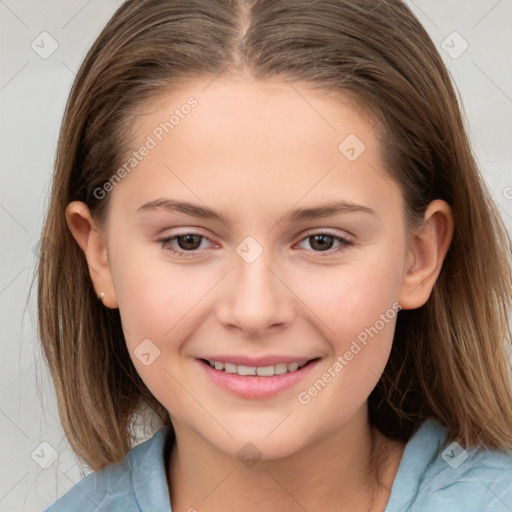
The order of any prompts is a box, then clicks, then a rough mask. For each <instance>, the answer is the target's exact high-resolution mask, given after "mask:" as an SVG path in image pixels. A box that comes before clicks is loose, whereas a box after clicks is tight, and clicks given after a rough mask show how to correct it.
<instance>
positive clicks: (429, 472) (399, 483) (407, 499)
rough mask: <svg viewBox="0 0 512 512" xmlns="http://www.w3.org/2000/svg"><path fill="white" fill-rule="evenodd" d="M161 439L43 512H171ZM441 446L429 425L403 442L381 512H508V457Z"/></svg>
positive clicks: (511, 497) (511, 511)
mask: <svg viewBox="0 0 512 512" xmlns="http://www.w3.org/2000/svg"><path fill="white" fill-rule="evenodd" d="M167 433H168V430H167V427H162V428H161V429H160V430H158V432H156V434H154V435H153V437H151V438H150V439H148V440H147V441H145V442H143V443H141V444H139V445H138V446H136V447H135V448H132V449H131V450H130V451H129V452H128V453H127V455H126V457H125V458H124V459H123V460H122V461H121V462H119V463H117V464H115V465H111V466H108V467H107V468H105V469H103V470H102V471H99V472H97V473H91V474H90V475H87V476H86V477H85V478H83V479H82V480H80V481H79V482H78V483H77V484H76V485H75V486H74V487H72V488H71V489H70V490H69V491H68V492H67V493H66V494H64V496H62V498H60V499H59V500H58V501H57V502H55V503H54V504H53V505H52V506H51V507H50V508H48V509H46V510H45V511H44V512H74V511H76V512H171V506H170V502H169V490H168V487H167V480H166V475H165V465H164V443H165V440H166V437H167ZM445 438H446V429H445V428H444V427H443V426H442V425H441V423H439V422H438V421H437V420H434V419H429V420H427V421H425V422H424V423H423V424H422V425H421V426H420V428H419V429H418V430H417V431H416V433H415V434H414V435H413V436H412V437H411V439H410V440H409V442H408V443H407V445H406V447H405V451H404V453H403V456H402V460H401V462H400V466H399V468H398V472H397V474H396V477H395V481H394V483H393V486H392V489H391V496H390V499H389V502H388V505H387V507H386V510H385V512H444V511H446V512H485V511H489V512H512V455H511V454H506V453H504V452H499V451H493V450H463V449H462V448H461V447H460V446H459V445H457V444H455V443H452V444H450V445H448V446H446V447H445V446H444V440H445ZM192 505H193V504H192ZM196 508H197V509H198V510H200V508H201V507H199V505H197V507H196Z"/></svg>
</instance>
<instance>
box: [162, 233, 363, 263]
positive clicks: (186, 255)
mask: <svg viewBox="0 0 512 512" xmlns="http://www.w3.org/2000/svg"><path fill="white" fill-rule="evenodd" d="M187 235H197V236H199V237H201V239H206V240H209V241H211V240H210V239H209V238H207V237H206V236H204V235H200V234H199V233H182V234H178V235H173V236H168V237H166V238H161V239H159V240H157V241H158V242H159V243H160V245H161V247H162V249H164V250H166V251H168V252H170V253H171V254H173V255H175V256H178V257H181V258H194V257H197V256H198V254H197V253H196V251H199V249H195V250H194V251H183V250H176V249H169V248H167V249H166V245H167V244H170V243H171V242H172V241H173V240H175V239H176V238H180V237H183V236H187ZM318 235H324V236H329V237H332V238H333V239H334V240H336V241H338V242H339V243H340V246H339V247H337V248H334V249H327V250H326V251H312V252H314V253H318V256H316V255H315V256H314V257H315V258H323V257H324V256H322V255H321V254H327V255H328V256H332V255H333V254H337V253H339V252H342V251H344V250H345V249H346V248H347V247H350V246H352V245H354V242H352V241H351V240H348V239H346V238H343V237H341V236H339V235H334V234H333V233H329V232H327V231H319V232H314V233H310V234H308V235H306V236H305V237H304V238H302V239H301V240H300V242H303V241H304V240H307V239H308V238H312V237H314V236H318ZM201 241H202V240H201Z"/></svg>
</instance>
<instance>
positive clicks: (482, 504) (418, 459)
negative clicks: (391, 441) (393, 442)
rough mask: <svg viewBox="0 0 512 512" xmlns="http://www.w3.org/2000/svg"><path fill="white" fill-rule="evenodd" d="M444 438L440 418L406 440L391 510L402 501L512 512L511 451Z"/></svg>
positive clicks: (418, 507)
mask: <svg viewBox="0 0 512 512" xmlns="http://www.w3.org/2000/svg"><path fill="white" fill-rule="evenodd" d="M445 441H446V429H445V428H444V427H443V425H442V424H441V423H440V422H438V421H437V420H427V421H426V422H425V423H424V424H423V425H422V426H421V427H420V428H419V430H418V431H417V432H416V433H415V435H414V436H413V437H412V438H411V440H410V441H409V443H407V446H406V449H405V451H404V455H403V458H402V462H401V464H400V467H399V470H398V473H397V476H396V479H395V483H394V485H393V488H392V498H393V500H392V499H391V498H390V502H389V504H388V508H386V512H395V510H397V511H398V510H400V507H398V506H399V505H400V506H401V507H405V508H403V510H404V511H405V510H407V511H409V512H416V511H417V512H420V511H421V512H434V511H435V512H438V511H444V510H449V511H450V512H458V511H461V512H462V511H464V512H476V511H478V512H481V511H486V510H492V511H493V512H510V511H511V510H512V454H511V453H507V452H504V451H498V450H488V449H469V448H467V449H464V448H463V447H461V446H460V445H459V444H458V443H455V442H454V443H448V444H447V443H446V442H445ZM393 493H395V496H393Z"/></svg>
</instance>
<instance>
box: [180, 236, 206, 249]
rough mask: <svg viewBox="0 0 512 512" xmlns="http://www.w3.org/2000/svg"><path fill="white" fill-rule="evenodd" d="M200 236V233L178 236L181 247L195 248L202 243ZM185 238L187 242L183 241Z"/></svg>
mask: <svg viewBox="0 0 512 512" xmlns="http://www.w3.org/2000/svg"><path fill="white" fill-rule="evenodd" d="M200 238H201V237H200V236H199V235H193V234H191V235H182V236H180V237H178V245H179V246H180V248H181V249H188V250H195V249H197V247H199V245H201V243H200V242H201V241H200ZM183 240H185V243H182V241H183ZM196 246H197V247H196Z"/></svg>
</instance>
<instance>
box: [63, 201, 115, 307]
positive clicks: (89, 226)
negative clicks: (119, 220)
mask: <svg viewBox="0 0 512 512" xmlns="http://www.w3.org/2000/svg"><path fill="white" fill-rule="evenodd" d="M66 222H67V224H68V227H69V230H70V231H71V233H72V235H73V237H74V238H75V240H76V241H77V243H78V245H79V246H80V248H81V249H82V251H83V252H84V255H85V258H86V260H87V266H88V267H89V274H90V275H91V279H92V282H93V285H94V289H95V291H96V294H97V295H100V294H101V293H104V294H105V295H104V297H103V300H102V302H103V305H104V306H106V307H108V308H112V309H115V308H117V307H118V302H117V295H116V292H115V288H114V282H113V280H112V274H111V272H110V267H109V263H108V257H107V247H106V244H105V235H104V233H103V232H102V230H100V229H99V227H98V226H97V224H96V223H95V221H94V220H93V218H92V216H91V213H90V211H89V208H88V206H87V205H86V204H85V203H83V202H80V201H73V202H71V203H69V204H68V205H67V207H66Z"/></svg>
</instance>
